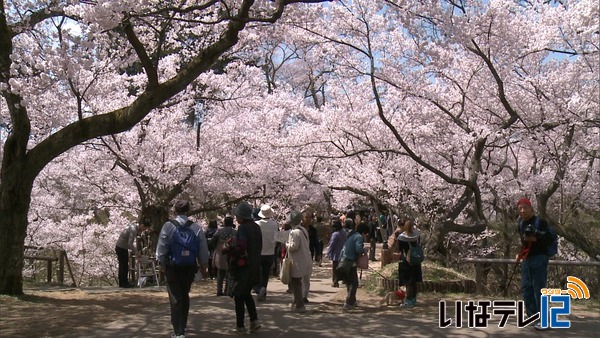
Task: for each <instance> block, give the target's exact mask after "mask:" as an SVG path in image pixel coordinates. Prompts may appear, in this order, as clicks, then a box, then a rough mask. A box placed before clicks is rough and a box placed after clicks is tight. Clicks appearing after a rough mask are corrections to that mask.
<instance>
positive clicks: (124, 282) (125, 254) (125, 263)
mask: <svg viewBox="0 0 600 338" xmlns="http://www.w3.org/2000/svg"><path fill="white" fill-rule="evenodd" d="M115 252H116V253H117V259H118V260H119V287H125V286H128V285H129V278H127V275H128V274H129V250H127V249H123V248H121V247H118V246H115Z"/></svg>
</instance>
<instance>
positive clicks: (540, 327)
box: [533, 323, 549, 331]
mask: <svg viewBox="0 0 600 338" xmlns="http://www.w3.org/2000/svg"><path fill="white" fill-rule="evenodd" d="M533 328H534V329H536V330H538V331H546V330H548V329H549V328H548V327H542V324H540V323H537V324H535V326H534V327H533Z"/></svg>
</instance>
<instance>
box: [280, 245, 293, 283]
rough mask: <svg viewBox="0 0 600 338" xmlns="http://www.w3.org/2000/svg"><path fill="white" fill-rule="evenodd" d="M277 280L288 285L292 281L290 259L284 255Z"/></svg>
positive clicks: (286, 254)
mask: <svg viewBox="0 0 600 338" xmlns="http://www.w3.org/2000/svg"><path fill="white" fill-rule="evenodd" d="M279 279H280V280H281V282H282V283H283V284H288V283H289V282H290V281H291V280H292V258H291V257H289V256H288V253H287V252H286V253H285V257H283V260H282V261H281V272H280V273H279Z"/></svg>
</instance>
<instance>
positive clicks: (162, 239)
mask: <svg viewBox="0 0 600 338" xmlns="http://www.w3.org/2000/svg"><path fill="white" fill-rule="evenodd" d="M175 220H176V221H177V222H179V224H181V225H183V224H185V223H186V222H187V221H188V217H187V216H186V215H177V217H176V218H175ZM190 228H191V229H192V230H193V231H194V233H195V234H196V236H198V240H199V241H200V250H198V260H199V261H200V264H201V265H203V266H206V265H208V243H207V241H206V236H204V231H202V229H201V228H200V226H199V225H198V224H197V223H192V225H190ZM174 230H175V224H173V223H171V221H167V222H166V223H165V224H163V227H162V229H161V230H160V235H159V236H158V244H157V245H156V258H157V259H158V264H160V265H162V266H164V265H165V264H166V262H167V259H168V258H169V257H168V255H169V245H170V244H171V240H172V238H173V231H174Z"/></svg>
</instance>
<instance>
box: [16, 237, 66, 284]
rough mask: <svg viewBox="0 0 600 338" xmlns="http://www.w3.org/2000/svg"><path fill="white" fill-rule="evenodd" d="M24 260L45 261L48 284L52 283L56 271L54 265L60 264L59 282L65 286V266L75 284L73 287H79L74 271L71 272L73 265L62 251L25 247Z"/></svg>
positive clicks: (57, 273)
mask: <svg viewBox="0 0 600 338" xmlns="http://www.w3.org/2000/svg"><path fill="white" fill-rule="evenodd" d="M23 258H24V259H28V260H37V261H45V262H46V282H47V283H52V276H53V275H54V270H53V267H52V264H53V263H55V262H58V270H57V272H56V278H57V282H58V283H59V284H62V285H64V284H65V265H66V267H67V269H68V271H69V276H70V277H71V280H72V281H73V283H72V284H71V286H75V287H76V286H77V282H76V281H75V277H74V276H73V271H72V270H71V264H70V263H69V258H68V257H67V252H66V251H65V250H62V249H50V248H44V247H36V246H29V245H26V246H25V254H24V255H23Z"/></svg>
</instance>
